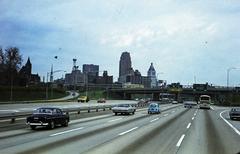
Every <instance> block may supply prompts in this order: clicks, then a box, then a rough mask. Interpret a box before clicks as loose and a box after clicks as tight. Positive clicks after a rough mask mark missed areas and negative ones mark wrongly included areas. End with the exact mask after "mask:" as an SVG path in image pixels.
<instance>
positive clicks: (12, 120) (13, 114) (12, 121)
mask: <svg viewBox="0 0 240 154" xmlns="http://www.w3.org/2000/svg"><path fill="white" fill-rule="evenodd" d="M12 116H15V113H12ZM14 122H15V117H12V118H11V123H14Z"/></svg>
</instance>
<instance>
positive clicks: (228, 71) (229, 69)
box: [227, 67, 238, 88]
mask: <svg viewBox="0 0 240 154" xmlns="http://www.w3.org/2000/svg"><path fill="white" fill-rule="evenodd" d="M234 69H238V68H236V67H230V68H228V69H227V88H228V87H229V74H230V71H231V70H234Z"/></svg>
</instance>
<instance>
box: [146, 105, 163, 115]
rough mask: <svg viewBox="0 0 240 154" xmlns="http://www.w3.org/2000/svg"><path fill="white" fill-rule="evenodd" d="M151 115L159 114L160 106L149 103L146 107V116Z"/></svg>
mask: <svg viewBox="0 0 240 154" xmlns="http://www.w3.org/2000/svg"><path fill="white" fill-rule="evenodd" d="M152 113H157V114H159V113H161V110H160V105H159V104H158V103H151V104H149V106H148V114H152Z"/></svg>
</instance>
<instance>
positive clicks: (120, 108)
mask: <svg viewBox="0 0 240 154" xmlns="http://www.w3.org/2000/svg"><path fill="white" fill-rule="evenodd" d="M112 111H113V113H115V115H117V114H118V113H121V114H123V113H124V114H130V113H132V114H134V113H135V111H136V107H134V106H133V105H130V104H119V105H117V106H115V107H113V108H112Z"/></svg>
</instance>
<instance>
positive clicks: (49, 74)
mask: <svg viewBox="0 0 240 154" xmlns="http://www.w3.org/2000/svg"><path fill="white" fill-rule="evenodd" d="M58 72H67V71H65V70H56V71H53V72H47V86H46V100H48V77H49V76H53V74H54V73H58ZM52 91H53V87H52V86H51V96H52Z"/></svg>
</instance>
